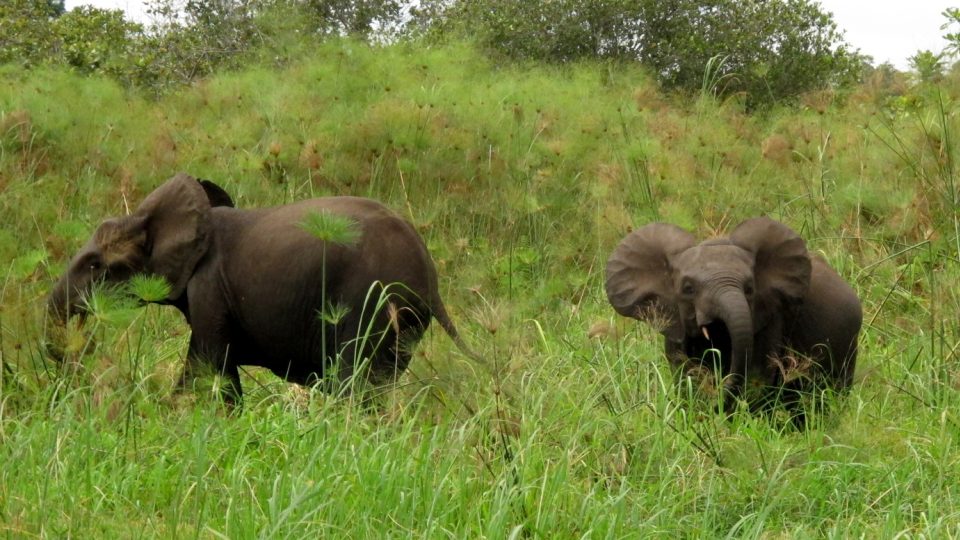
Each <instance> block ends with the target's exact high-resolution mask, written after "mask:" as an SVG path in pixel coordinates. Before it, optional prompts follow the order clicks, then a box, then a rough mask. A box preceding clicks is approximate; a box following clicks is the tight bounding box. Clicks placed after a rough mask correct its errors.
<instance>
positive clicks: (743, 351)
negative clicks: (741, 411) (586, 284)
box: [606, 217, 862, 419]
mask: <svg viewBox="0 0 960 540" xmlns="http://www.w3.org/2000/svg"><path fill="white" fill-rule="evenodd" d="M606 290H607V297H608V298H609V300H610V304H612V305H613V308H614V309H615V310H616V311H617V312H618V313H620V314H621V315H624V316H626V317H633V318H636V319H640V320H645V321H647V322H650V323H652V324H656V325H657V327H658V329H659V330H660V332H661V333H662V334H663V336H664V346H665V349H666V354H667V357H668V359H669V360H670V362H671V363H672V364H673V365H674V366H675V367H677V368H680V369H682V370H684V371H686V370H688V369H690V368H694V367H697V366H702V367H706V368H707V369H711V370H712V369H714V366H719V369H720V370H721V373H720V374H719V376H720V377H722V378H723V387H724V388H725V389H726V390H727V392H728V393H727V399H728V402H727V405H728V407H727V409H728V410H730V406H732V405H733V402H732V400H734V399H736V398H738V397H740V396H741V395H742V392H743V387H744V383H745V382H749V383H751V385H753V384H757V385H760V386H765V387H766V389H767V391H766V392H764V395H765V397H764V398H762V399H761V400H760V403H753V404H752V405H754V406H759V407H765V406H767V405H769V402H770V400H771V398H772V397H775V396H776V395H777V394H778V393H782V394H784V395H783V398H784V401H785V402H786V403H787V404H788V405H789V406H795V405H796V401H797V399H799V396H798V394H799V392H801V391H808V390H814V389H817V388H820V387H821V385H826V386H828V387H831V388H833V389H835V390H838V391H840V390H844V389H846V388H847V387H849V386H850V384H851V383H852V381H853V371H854V365H855V363H856V358H857V335H858V333H859V332H860V324H861V319H862V312H861V308H860V301H859V300H858V299H857V295H856V293H855V292H854V291H853V289H851V288H850V286H849V285H847V283H845V282H844V281H843V279H842V278H841V277H840V276H839V275H838V274H837V273H836V272H834V271H833V270H832V269H831V268H830V267H829V266H827V263H826V262H824V261H823V260H822V259H821V258H819V257H814V256H811V255H810V254H808V253H807V249H806V246H805V244H804V241H803V239H802V238H800V237H799V236H798V235H797V233H795V232H794V231H793V230H791V229H790V228H789V227H787V226H786V225H783V224H782V223H779V222H776V221H774V220H772V219H769V218H765V217H761V218H754V219H750V220H747V221H745V222H743V223H741V224H740V225H739V226H738V227H737V228H736V229H734V231H733V233H731V234H730V237H729V238H720V239H714V240H708V241H705V242H702V243H700V244H697V242H696V239H695V238H694V237H693V235H691V234H690V233H688V232H686V231H684V230H683V229H681V228H679V227H676V226H674V225H670V224H666V223H653V224H650V225H647V226H644V227H642V228H640V229H637V230H635V231H633V232H632V233H630V234H629V235H627V237H626V238H624V239H623V240H622V241H621V242H620V244H619V245H618V246H617V248H616V250H615V251H614V252H613V254H612V255H611V256H610V259H609V261H608V262H607V271H606ZM717 354H719V357H717ZM807 359H808V360H811V361H812V364H811V365H810V366H809V367H808V369H806V370H802V369H801V370H799V371H805V373H802V374H801V376H800V377H799V378H795V377H794V375H795V374H794V373H791V372H795V371H798V370H796V369H790V368H791V367H793V368H796V367H797V363H798V362H799V364H800V365H801V366H802V365H803V363H804V361H805V360H807ZM797 418H800V419H802V415H799V416H798V417H797Z"/></svg>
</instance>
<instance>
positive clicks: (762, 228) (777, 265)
mask: <svg viewBox="0 0 960 540" xmlns="http://www.w3.org/2000/svg"><path fill="white" fill-rule="evenodd" d="M730 241H731V242H732V243H733V244H734V245H737V246H739V247H741V248H743V249H745V250H747V251H750V252H752V253H753V254H754V267H753V272H754V280H755V281H756V293H755V295H754V297H755V298H756V300H755V302H757V304H758V305H757V308H758V310H759V311H760V315H758V316H761V317H762V316H765V315H766V314H771V313H772V311H775V310H777V309H780V307H781V306H784V305H789V304H795V303H797V302H799V301H800V300H802V299H803V297H804V296H806V294H807V290H808V289H809V288H810V273H811V263H810V256H809V254H808V253H807V246H806V244H805V243H804V241H803V238H800V235H798V234H797V233H795V232H794V231H793V229H791V228H790V227H787V226H786V225H784V224H783V223H780V222H778V221H774V220H772V219H770V218H768V217H759V218H753V219H748V220H747V221H744V222H743V223H741V224H740V225H738V226H737V228H736V229H734V230H733V232H732V233H731V234H730Z"/></svg>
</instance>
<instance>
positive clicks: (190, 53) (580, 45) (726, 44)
mask: <svg viewBox="0 0 960 540" xmlns="http://www.w3.org/2000/svg"><path fill="white" fill-rule="evenodd" d="M147 5H148V6H149V10H148V11H149V13H150V14H151V16H152V17H153V20H154V22H155V25H154V26H153V27H152V28H151V29H149V31H148V30H147V29H145V28H144V27H143V26H142V25H140V24H135V23H131V22H128V21H126V20H124V18H123V14H122V13H121V12H120V11H118V10H104V9H97V8H91V7H81V8H77V9H74V10H73V11H71V12H69V13H66V14H64V13H63V2H62V0H12V1H11V2H9V3H8V4H7V5H5V6H0V62H18V63H21V64H24V65H28V66H29V65H36V64H41V63H58V64H66V65H69V66H71V67H73V68H74V69H77V70H78V71H80V72H86V73H90V72H98V73H104V74H107V75H109V76H111V77H113V78H115V79H117V80H119V81H121V82H122V83H123V84H125V85H127V86H137V87H140V88H146V89H149V90H152V91H154V92H163V91H165V90H167V89H169V88H170V87H171V86H176V85H179V84H183V83H187V82H190V81H193V80H197V79H199V78H202V77H205V76H206V75H209V74H210V73H212V72H214V71H216V70H222V69H227V68H235V67H238V66H240V65H243V64H244V63H247V62H250V61H251V60H256V59H259V60H260V61H266V62H270V63H273V64H283V63H285V62H287V61H290V60H291V59H296V58H299V57H301V56H302V55H305V54H306V55H309V50H310V48H311V47H313V46H316V45H317V44H318V43H321V42H322V41H323V40H324V39H326V38H328V37H329V36H336V35H340V36H343V35H349V36H352V37H354V38H361V39H365V40H367V41H370V42H377V43H384V42H396V41H399V40H403V41H410V40H415V41H416V42H417V43H419V44H421V45H437V44H442V43H449V42H451V41H459V40H470V41H472V42H474V43H476V44H477V45H478V46H479V47H480V48H481V50H483V51H484V52H485V53H486V54H487V55H488V56H490V57H491V58H493V59H494V60H496V61H507V62H516V61H532V62H546V63H565V62H571V61H576V60H584V59H603V60H607V61H609V62H612V63H614V64H615V63H630V62H640V63H641V64H643V65H644V66H646V67H647V68H648V69H649V71H650V72H651V73H654V74H655V76H656V78H657V80H658V81H659V82H660V83H661V85H662V86H663V87H665V88H670V89H677V90H681V91H685V92H691V91H700V90H703V89H705V88H707V89H709V90H710V91H711V92H714V93H715V94H717V95H720V96H740V98H741V99H742V100H743V101H744V103H746V104H747V105H748V106H749V107H752V108H753V107H762V106H770V105H772V104H774V103H777V102H784V101H787V100H795V99H796V98H797V97H798V96H800V95H802V94H803V93H805V92H807V91H811V90H816V89H823V88H834V87H838V86H846V85H849V84H851V83H853V82H856V81H857V80H859V78H860V77H861V76H862V74H863V71H864V69H865V68H866V67H867V63H866V61H867V58H865V57H863V56H861V55H860V54H859V53H858V52H857V51H856V50H854V49H853V48H852V47H850V46H849V45H848V44H846V43H845V42H844V40H843V35H842V33H841V32H840V31H839V30H838V29H837V26H836V24H835V23H834V22H833V19H832V18H831V16H830V14H829V13H826V12H824V11H823V10H822V9H821V8H820V6H819V4H817V3H815V2H812V1H811V0H764V1H756V0H749V1H744V0H736V1H733V0H711V1H710V2H703V1H702V0H674V1H671V2H662V1H660V0H643V1H639V2H638V1H635V0H630V1H623V0H615V1H611V0H555V1H552V2H529V1H527V0H423V1H413V0H219V1H216V2H199V1H194V0H188V1H186V2H180V1H178V0H149V1H148V2H147ZM931 54H932V53H931Z"/></svg>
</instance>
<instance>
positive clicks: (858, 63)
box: [413, 0, 863, 107]
mask: <svg viewBox="0 0 960 540" xmlns="http://www.w3.org/2000/svg"><path fill="white" fill-rule="evenodd" d="M413 23H414V25H415V32H419V33H421V34H425V35H427V36H431V35H432V36H446V35H449V34H451V33H453V34H455V35H459V36H472V39H475V40H477V41H478V42H479V43H480V44H481V45H482V46H484V47H486V48H487V49H489V50H490V51H492V52H494V53H495V54H498V55H501V56H503V57H507V58H513V59H533V60H546V61H552V62H566V61H571V60H576V59H579V58H612V59H618V60H623V61H633V60H639V61H640V62H642V63H643V64H645V65H647V66H649V67H650V68H651V69H652V70H653V71H654V72H656V74H657V76H658V77H659V79H660V81H661V83H662V84H663V85H664V86H665V87H667V88H677V89H684V90H689V91H696V90H699V89H701V87H702V86H703V81H704V77H705V74H706V73H707V72H708V71H710V77H711V78H712V79H713V80H714V81H722V84H720V85H718V86H716V87H715V88H714V90H715V91H716V92H717V93H718V94H720V95H733V94H740V95H744V96H745V99H746V101H747V104H748V106H751V107H755V106H760V105H763V104H768V103H771V102H775V101H779V100H785V99H792V98H795V97H797V96H799V95H800V94H802V93H804V92H806V91H809V90H813V89H818V88H823V87H828V86H832V85H838V84H844V83H847V82H851V81H855V80H857V79H858V78H859V76H860V71H861V69H862V65H863V62H862V59H861V57H860V56H859V54H858V52H856V51H854V50H852V49H851V48H850V47H849V46H848V45H847V44H846V43H844V41H843V34H842V33H841V32H840V31H839V30H838V29H837V26H836V24H835V23H834V22H833V18H832V17H831V15H830V14H828V13H826V12H824V11H822V10H821V8H820V7H819V4H816V3H814V2H813V1H812V0H706V1H704V0H633V1H630V0H553V1H551V2H527V1H525V0H425V1H424V2H423V3H422V5H421V7H420V8H419V9H418V10H416V11H415V12H414V17H413ZM717 58H722V59H723V61H722V62H718V61H717Z"/></svg>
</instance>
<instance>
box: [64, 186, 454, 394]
mask: <svg viewBox="0 0 960 540" xmlns="http://www.w3.org/2000/svg"><path fill="white" fill-rule="evenodd" d="M314 213H315V214H324V213H328V214H331V215H334V216H341V217H342V218H346V219H347V220H348V223H350V224H352V226H353V228H354V229H355V232H356V233H357V235H358V237H357V238H356V239H355V241H351V242H343V243H336V242H334V241H326V242H325V241H322V240H320V239H319V238H318V237H317V236H315V235H313V234H311V233H310V232H308V231H307V230H306V229H305V228H304V226H303V223H304V220H305V219H308V216H310V215H311V214H314ZM135 273H147V274H152V275H157V276H162V277H164V278H166V281H167V282H168V283H169V285H170V293H169V295H168V296H167V297H166V299H164V300H163V301H161V302H160V303H162V304H172V305H174V306H176V307H177V308H178V309H179V310H180V311H181V312H183V314H184V316H185V317H186V320H187V322H188V323H189V324H190V326H191V328H192V333H191V336H190V347H189V351H188V352H187V360H186V364H185V367H184V369H183V374H182V375H181V377H180V380H179V386H178V388H181V387H183V386H185V385H187V384H188V383H189V382H190V381H191V380H192V379H193V377H194V376H195V374H196V372H197V367H198V366H199V365H200V364H206V365H209V366H211V367H213V368H215V369H216V370H217V371H218V372H219V373H221V374H222V375H224V376H225V378H226V382H227V384H225V385H224V391H223V397H224V399H225V400H226V401H228V402H230V403H234V402H237V401H239V399H240V397H241V388H240V376H239V373H238V366H240V365H255V366H263V367H266V368H269V369H270V370H271V371H273V372H274V373H275V374H277V375H278V376H280V377H283V378H285V379H287V380H288V381H291V382H296V383H300V384H310V383H313V382H316V381H319V380H322V379H324V377H325V376H326V375H329V374H328V373H327V371H328V370H330V368H331V366H333V365H336V366H337V371H336V373H334V374H333V375H334V376H335V381H336V382H337V383H342V382H344V381H346V380H348V379H349V378H350V376H351V375H352V374H353V372H354V370H355V369H356V367H357V365H358V364H359V363H360V362H362V361H363V360H365V359H369V371H368V373H367V375H368V377H369V378H370V379H371V380H372V382H375V383H376V382H382V381H384V380H386V379H389V378H392V377H394V376H395V375H396V374H398V373H400V372H402V371H403V370H404V369H405V368H406V367H407V364H408V363H409V362H410V357H411V346H412V345H413V344H414V343H415V342H416V341H417V340H419V339H420V337H421V336H422V335H423V333H424V331H425V330H426V328H427V325H428V324H429V323H430V318H431V316H432V317H436V318H437V320H438V321H439V323H440V325H441V326H442V327H443V329H444V330H445V331H446V332H447V334H449V335H450V337H451V338H452V339H453V340H454V341H455V342H456V343H457V345H458V346H459V347H460V348H461V350H464V351H465V352H466V348H465V347H464V345H463V342H462V341H461V339H460V337H459V336H458V334H457V330H456V328H455V327H454V325H453V323H452V322H451V320H450V317H449V316H448V315H447V312H446V309H445V308H444V305H443V302H442V301H441V300H440V295H439V293H438V291H437V273H436V270H435V268H434V265H433V262H432V261H431V259H430V255H429V254H428V253H427V248H426V246H425V245H424V243H423V240H421V238H420V236H419V235H418V234H417V232H416V231H415V230H414V228H413V226H411V225H410V224H409V223H407V222H406V221H404V220H403V219H401V218H400V217H398V216H397V215H396V214H394V213H393V212H391V211H390V210H388V209H387V208H385V207H384V206H382V205H381V204H379V203H377V202H375V201H372V200H369V199H362V198H357V197H326V198H320V199H310V200H305V201H301V202H297V203H293V204H289V205H285V206H277V207H273V208H263V209H254V210H239V209H235V208H233V201H232V200H231V199H230V196H229V195H227V194H226V192H224V191H223V190H222V189H221V188H220V187H219V186H217V185H216V184H214V183H212V182H209V181H207V180H199V181H198V180H196V179H194V178H192V177H190V176H188V175H186V174H182V173H181V174H178V175H177V176H175V177H174V178H172V179H170V180H169V181H167V182H166V183H164V184H163V185H162V186H160V187H158V188H157V189H156V190H154V191H153V192H152V193H151V194H150V195H148V196H147V198H146V199H144V201H143V203H142V204H141V205H140V207H139V208H138V209H137V211H136V212H134V213H133V214H132V215H129V216H126V217H120V218H113V219H108V220H107V221H104V222H103V224H101V225H100V227H99V228H97V230H96V232H94V234H93V237H92V238H91V239H90V241H89V242H87V244H86V245H85V246H84V247H83V248H82V249H81V250H80V252H79V253H78V254H77V255H76V256H75V257H74V259H73V261H72V262H71V263H70V266H69V268H68V270H67V271H66V273H65V274H64V275H63V276H62V277H61V278H60V280H59V282H58V283H57V285H56V287H55V288H54V289H53V291H52V292H51V294H50V297H49V301H48V310H49V313H50V315H51V320H52V321H53V322H54V323H56V324H61V325H62V324H64V323H66V321H67V319H68V318H69V317H70V316H71V315H73V314H82V313H83V310H84V303H83V299H84V297H85V295H86V294H87V293H88V292H89V290H90V288H91V286H92V285H93V284H94V283H96V282H100V281H105V282H120V281H123V280H126V279H128V278H129V277H131V276H132V275H134V274H135ZM327 381H329V377H327Z"/></svg>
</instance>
